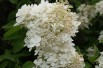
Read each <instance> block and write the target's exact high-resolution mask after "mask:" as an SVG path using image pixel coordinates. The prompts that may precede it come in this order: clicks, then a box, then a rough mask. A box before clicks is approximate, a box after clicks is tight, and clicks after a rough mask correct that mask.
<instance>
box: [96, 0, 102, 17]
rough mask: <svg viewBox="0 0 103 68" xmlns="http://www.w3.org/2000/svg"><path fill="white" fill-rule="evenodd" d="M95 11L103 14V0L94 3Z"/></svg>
mask: <svg viewBox="0 0 103 68" xmlns="http://www.w3.org/2000/svg"><path fill="white" fill-rule="evenodd" d="M95 8H96V13H98V12H99V13H100V15H102V14H103V0H101V1H100V2H98V3H96V6H95Z"/></svg>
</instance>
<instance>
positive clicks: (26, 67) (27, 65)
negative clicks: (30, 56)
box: [22, 61, 34, 68]
mask: <svg viewBox="0 0 103 68" xmlns="http://www.w3.org/2000/svg"><path fill="white" fill-rule="evenodd" d="M32 67H34V64H33V62H31V61H27V62H25V63H24V64H23V66H22V68H32Z"/></svg>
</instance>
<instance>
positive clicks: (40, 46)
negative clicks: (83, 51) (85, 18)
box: [15, 0, 85, 68]
mask: <svg viewBox="0 0 103 68" xmlns="http://www.w3.org/2000/svg"><path fill="white" fill-rule="evenodd" d="M70 7H71V6H70V5H64V3H59V2H57V3H49V2H48V1H44V0H42V1H41V3H40V4H39V5H36V4H34V5H28V6H27V5H23V6H22V7H21V9H19V10H18V12H17V14H16V17H17V19H16V21H17V23H16V24H15V26H16V25H23V26H25V27H26V28H27V29H28V31H27V33H26V38H25V46H27V47H28V48H29V50H31V49H32V48H33V47H36V50H35V55H37V54H38V57H37V59H36V60H34V64H35V65H36V67H34V68H83V67H84V66H85V64H84V62H83V61H84V60H83V57H82V56H80V55H79V54H78V53H77V52H76V51H75V48H74V47H73V46H74V45H75V44H74V43H72V41H73V40H72V38H71V36H75V33H77V32H78V26H79V25H80V22H78V21H77V19H78V16H77V15H76V13H73V12H71V11H70Z"/></svg>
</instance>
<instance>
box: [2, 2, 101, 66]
mask: <svg viewBox="0 0 103 68" xmlns="http://www.w3.org/2000/svg"><path fill="white" fill-rule="evenodd" d="M98 1H99V0H69V2H70V4H72V5H73V7H74V8H73V9H72V11H76V9H77V7H78V6H80V4H83V3H85V4H95V3H96V2H98ZM39 2H40V0H0V68H32V66H33V65H34V64H33V63H32V62H33V60H34V59H36V56H34V52H33V51H34V50H35V49H34V50H32V51H31V52H29V51H28V48H26V47H24V46H23V45H24V38H25V33H26V29H23V28H22V27H20V26H16V27H14V26H13V25H14V23H16V16H15V15H16V12H17V10H18V9H19V8H20V7H21V6H22V5H23V4H35V3H36V4H39ZM49 2H55V0H49ZM91 23H92V26H89V27H90V28H89V29H83V30H81V29H79V33H77V36H76V37H75V38H73V39H74V43H75V44H76V46H75V48H76V49H77V51H78V52H79V53H80V54H83V57H84V58H85V63H86V67H85V68H94V65H95V64H96V63H95V60H96V59H97V58H98V57H99V55H100V54H99V52H101V51H103V44H100V43H99V41H98V37H99V33H100V31H101V30H103V17H102V16H99V14H98V15H97V16H96V18H94V19H93V20H92V21H91ZM89 47H93V48H94V55H93V56H88V55H87V54H88V53H87V49H88V48H89Z"/></svg>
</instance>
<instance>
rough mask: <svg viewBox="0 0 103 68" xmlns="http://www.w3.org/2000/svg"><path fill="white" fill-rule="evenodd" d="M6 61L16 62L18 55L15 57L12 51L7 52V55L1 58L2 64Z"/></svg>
mask: <svg viewBox="0 0 103 68" xmlns="http://www.w3.org/2000/svg"><path fill="white" fill-rule="evenodd" d="M4 59H7V60H10V61H13V62H15V61H16V55H13V54H12V53H11V50H5V53H4V54H3V55H1V56H0V62H1V61H3V60H4Z"/></svg>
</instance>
